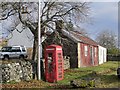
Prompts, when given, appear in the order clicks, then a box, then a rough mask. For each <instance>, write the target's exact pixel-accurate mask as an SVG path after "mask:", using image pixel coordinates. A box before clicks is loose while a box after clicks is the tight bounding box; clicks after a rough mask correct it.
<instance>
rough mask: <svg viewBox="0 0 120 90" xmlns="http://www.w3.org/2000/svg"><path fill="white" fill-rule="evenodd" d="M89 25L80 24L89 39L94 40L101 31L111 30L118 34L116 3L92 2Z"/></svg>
mask: <svg viewBox="0 0 120 90" xmlns="http://www.w3.org/2000/svg"><path fill="white" fill-rule="evenodd" d="M91 17H92V21H93V22H92V23H93V24H92V25H91V24H82V27H83V28H85V29H86V31H87V32H88V33H89V35H90V37H91V38H93V39H95V38H96V36H97V35H98V33H99V32H101V31H102V30H106V29H107V30H111V31H112V32H114V33H115V34H118V3H117V2H92V3H91Z"/></svg>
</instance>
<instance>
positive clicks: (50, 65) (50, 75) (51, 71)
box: [47, 53, 55, 82]
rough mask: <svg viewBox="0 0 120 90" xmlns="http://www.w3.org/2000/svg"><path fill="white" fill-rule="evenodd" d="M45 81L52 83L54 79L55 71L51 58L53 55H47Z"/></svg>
mask: <svg viewBox="0 0 120 90" xmlns="http://www.w3.org/2000/svg"><path fill="white" fill-rule="evenodd" d="M47 60H48V61H47V63H48V64H47V65H48V66H47V67H48V68H47V75H48V76H47V79H48V81H50V82H53V81H54V79H55V77H54V76H55V75H54V74H55V72H54V69H55V67H54V58H53V53H48V55H47Z"/></svg>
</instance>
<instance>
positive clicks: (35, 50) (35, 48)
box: [32, 38, 38, 79]
mask: <svg viewBox="0 0 120 90" xmlns="http://www.w3.org/2000/svg"><path fill="white" fill-rule="evenodd" d="M32 61H33V63H32V66H33V79H38V68H37V64H38V39H37V38H34V43H33V52H32Z"/></svg>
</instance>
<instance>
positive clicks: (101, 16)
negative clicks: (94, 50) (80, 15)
mask: <svg viewBox="0 0 120 90" xmlns="http://www.w3.org/2000/svg"><path fill="white" fill-rule="evenodd" d="M90 7H91V11H90V17H91V18H92V24H89V23H84V24H80V26H82V28H84V29H85V30H86V31H87V33H88V34H89V37H91V38H92V39H95V38H96V36H97V35H98V34H99V33H100V32H101V31H102V30H106V29H107V30H111V31H112V32H113V33H115V34H116V35H117V34H118V2H92V3H91V4H90ZM0 24H1V23H0ZM7 24H9V25H10V23H6V24H2V25H0V26H2V27H3V25H6V26H7ZM2 27H0V30H2V31H5V30H3V28H2ZM1 28H2V29H1Z"/></svg>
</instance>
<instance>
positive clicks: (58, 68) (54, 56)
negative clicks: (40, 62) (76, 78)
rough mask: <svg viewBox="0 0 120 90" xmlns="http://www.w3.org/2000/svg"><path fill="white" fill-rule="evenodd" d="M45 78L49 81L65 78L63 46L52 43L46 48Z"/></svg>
mask: <svg viewBox="0 0 120 90" xmlns="http://www.w3.org/2000/svg"><path fill="white" fill-rule="evenodd" d="M45 78H46V81H48V82H57V81H59V80H62V79H63V54H62V47H61V46H58V45H50V46H47V47H46V49H45Z"/></svg>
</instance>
